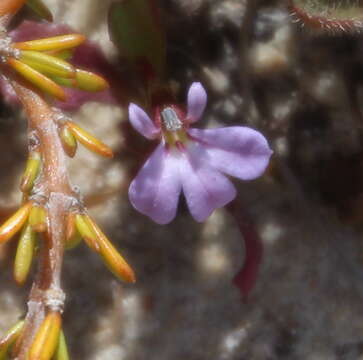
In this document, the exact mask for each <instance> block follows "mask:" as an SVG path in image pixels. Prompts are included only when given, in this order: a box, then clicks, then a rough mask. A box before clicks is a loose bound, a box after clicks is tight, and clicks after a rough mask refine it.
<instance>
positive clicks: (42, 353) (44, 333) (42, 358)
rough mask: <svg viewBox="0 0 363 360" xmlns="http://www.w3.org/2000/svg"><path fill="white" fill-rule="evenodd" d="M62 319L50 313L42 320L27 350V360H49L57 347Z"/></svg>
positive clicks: (56, 313) (58, 315)
mask: <svg viewBox="0 0 363 360" xmlns="http://www.w3.org/2000/svg"><path fill="white" fill-rule="evenodd" d="M61 325H62V318H61V316H60V314H59V312H55V311H51V312H50V313H48V315H47V316H46V317H45V319H44V320H43V322H42V324H41V325H40V327H39V329H38V332H37V333H36V335H35V338H34V341H33V344H32V345H31V347H30V350H29V356H28V360H50V359H51V358H52V356H53V355H54V353H55V350H56V348H57V346H58V341H59V333H60V331H61Z"/></svg>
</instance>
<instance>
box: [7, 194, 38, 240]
mask: <svg viewBox="0 0 363 360" xmlns="http://www.w3.org/2000/svg"><path fill="white" fill-rule="evenodd" d="M32 205H33V204H32V202H31V201H29V202H27V203H25V204H24V205H23V206H22V207H21V208H20V209H19V210H18V211H17V212H16V213H15V214H14V215H12V216H11V217H10V218H9V219H8V220H7V221H5V223H4V224H3V225H2V226H1V227H0V244H3V243H5V242H6V241H8V240H9V239H11V238H12V237H13V236H14V235H15V234H16V233H17V232H18V231H19V230H20V229H21V228H22V226H23V225H24V223H25V221H26V220H27V219H28V216H29V212H30V209H31V207H32Z"/></svg>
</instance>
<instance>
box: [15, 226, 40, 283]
mask: <svg viewBox="0 0 363 360" xmlns="http://www.w3.org/2000/svg"><path fill="white" fill-rule="evenodd" d="M35 238H36V235H35V232H34V230H33V229H32V227H31V226H30V224H29V223H28V224H27V225H26V226H25V227H24V228H23V231H22V233H21V235H20V237H19V242H18V248H17V250H16V255H15V262H14V279H15V281H16V283H17V284H18V285H23V284H24V283H25V281H26V279H27V277H28V274H29V270H30V266H31V264H32V261H33V256H34V249H35Z"/></svg>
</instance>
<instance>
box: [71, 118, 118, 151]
mask: <svg viewBox="0 0 363 360" xmlns="http://www.w3.org/2000/svg"><path fill="white" fill-rule="evenodd" d="M67 125H68V126H69V128H70V131H71V132H72V133H73V135H74V136H75V138H76V139H77V140H78V141H79V142H80V143H81V144H82V145H84V146H85V147H86V148H87V149H88V150H90V151H93V152H95V153H97V154H99V155H102V156H104V157H113V153H112V150H111V148H110V147H108V146H107V145H106V144H104V143H103V142H102V141H100V140H98V139H97V138H95V137H94V136H93V135H91V134H90V133H88V132H87V131H86V130H84V129H82V128H81V127H79V126H78V125H76V124H75V123H73V122H71V121H67Z"/></svg>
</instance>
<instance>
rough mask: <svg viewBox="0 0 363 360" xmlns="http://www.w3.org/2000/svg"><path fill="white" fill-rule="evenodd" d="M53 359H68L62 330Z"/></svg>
mask: <svg viewBox="0 0 363 360" xmlns="http://www.w3.org/2000/svg"><path fill="white" fill-rule="evenodd" d="M0 360H1V359H0ZM54 360H69V354H68V348H67V342H66V338H65V336H64V333H63V331H61V332H60V334H59V342H58V347H57V350H56V353H55V355H54Z"/></svg>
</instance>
